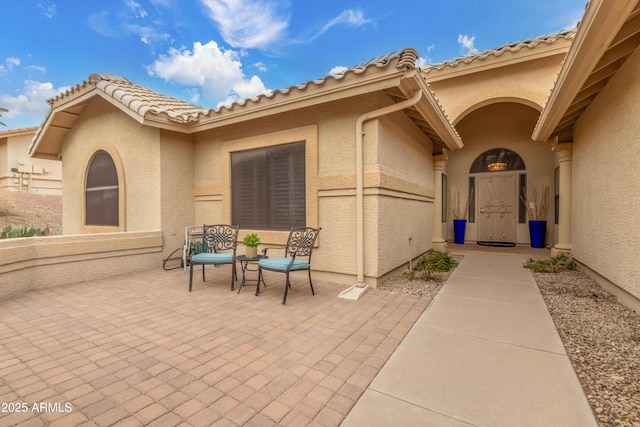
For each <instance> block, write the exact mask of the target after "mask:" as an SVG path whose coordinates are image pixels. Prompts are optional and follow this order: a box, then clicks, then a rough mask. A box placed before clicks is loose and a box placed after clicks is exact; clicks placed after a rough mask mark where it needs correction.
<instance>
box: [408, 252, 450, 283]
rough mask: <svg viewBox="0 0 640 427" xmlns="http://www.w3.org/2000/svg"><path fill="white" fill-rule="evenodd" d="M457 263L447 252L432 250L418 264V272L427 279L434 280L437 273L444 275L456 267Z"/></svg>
mask: <svg viewBox="0 0 640 427" xmlns="http://www.w3.org/2000/svg"><path fill="white" fill-rule="evenodd" d="M455 265H456V261H455V260H454V259H453V258H451V257H450V256H449V254H448V253H447V252H441V251H434V250H430V251H429V252H427V253H426V254H425V255H423V256H422V257H421V258H420V259H419V260H418V262H417V263H416V271H421V272H422V273H423V274H424V276H425V278H426V279H433V278H434V277H435V273H444V272H446V271H449V270H451V269H452V268H453V267H455Z"/></svg>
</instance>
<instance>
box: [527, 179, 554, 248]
mask: <svg viewBox="0 0 640 427" xmlns="http://www.w3.org/2000/svg"><path fill="white" fill-rule="evenodd" d="M522 190H523V191H522V196H521V198H522V201H523V202H524V205H525V207H526V209H527V218H529V238H530V239H531V247H532V248H544V247H545V242H544V240H545V236H546V234H547V212H548V211H549V187H548V186H546V185H545V186H544V188H543V190H542V194H540V195H539V194H538V189H537V188H536V187H535V186H534V187H533V188H532V189H531V195H532V196H533V200H532V201H531V200H529V198H528V197H527V190H526V188H523V189H522ZM538 196H539V197H538Z"/></svg>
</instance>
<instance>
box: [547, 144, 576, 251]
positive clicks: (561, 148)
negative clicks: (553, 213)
mask: <svg viewBox="0 0 640 427" xmlns="http://www.w3.org/2000/svg"><path fill="white" fill-rule="evenodd" d="M553 151H555V152H556V156H557V159H558V167H559V169H560V170H559V174H558V175H559V176H558V179H559V181H560V182H559V184H560V191H559V196H560V197H559V198H560V206H559V212H558V214H559V217H558V243H556V244H555V245H554V247H553V248H552V249H551V255H552V256H555V255H557V254H558V253H561V252H571V249H572V243H571V198H572V189H571V179H572V178H571V175H572V163H573V143H572V142H563V143H560V144H555V145H554V147H553Z"/></svg>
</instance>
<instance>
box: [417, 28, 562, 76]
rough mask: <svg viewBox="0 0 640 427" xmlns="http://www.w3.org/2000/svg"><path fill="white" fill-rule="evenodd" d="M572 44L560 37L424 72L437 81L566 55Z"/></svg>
mask: <svg viewBox="0 0 640 427" xmlns="http://www.w3.org/2000/svg"><path fill="white" fill-rule="evenodd" d="M570 45H571V39H570V38H559V39H557V40H555V41H554V42H553V43H540V44H538V45H536V46H534V47H526V48H521V49H519V50H517V51H505V52H502V53H500V54H499V55H487V58H486V59H482V60H478V59H475V60H473V61H470V62H468V63H466V62H464V61H461V62H460V63H459V64H457V65H455V66H444V67H442V68H428V67H424V68H423V69H422V73H423V75H424V76H425V78H426V79H427V80H428V81H429V82H430V83H435V82H438V81H441V80H448V79H452V78H456V77H462V76H466V75H469V74H477V73H480V72H484V71H490V70H493V69H496V68H503V67H507V66H510V65H517V64H521V63H524V62H529V61H534V60H538V59H544V58H548V57H551V56H556V55H565V54H566V52H567V50H568V49H569V47H570Z"/></svg>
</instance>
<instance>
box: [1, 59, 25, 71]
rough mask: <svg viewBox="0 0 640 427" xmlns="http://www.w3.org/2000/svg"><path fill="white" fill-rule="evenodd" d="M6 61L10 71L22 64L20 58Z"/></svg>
mask: <svg viewBox="0 0 640 427" xmlns="http://www.w3.org/2000/svg"><path fill="white" fill-rule="evenodd" d="M5 61H6V63H7V68H8V69H9V70H11V69H12V68H13V67H17V66H18V65H20V63H21V62H22V61H20V58H7V59H6V60H5Z"/></svg>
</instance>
